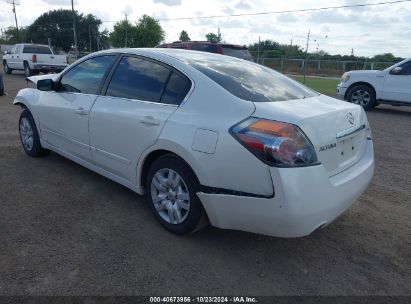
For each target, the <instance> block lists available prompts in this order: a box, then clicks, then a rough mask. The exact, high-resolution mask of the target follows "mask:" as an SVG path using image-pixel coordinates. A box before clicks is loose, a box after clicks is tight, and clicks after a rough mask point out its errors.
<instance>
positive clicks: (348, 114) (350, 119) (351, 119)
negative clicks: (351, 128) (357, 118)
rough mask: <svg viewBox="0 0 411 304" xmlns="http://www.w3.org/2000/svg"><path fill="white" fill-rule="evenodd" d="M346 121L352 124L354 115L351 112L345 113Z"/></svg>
mask: <svg viewBox="0 0 411 304" xmlns="http://www.w3.org/2000/svg"><path fill="white" fill-rule="evenodd" d="M347 119H348V121H349V123H350V124H352V125H353V124H354V115H353V114H352V113H351V112H348V113H347Z"/></svg>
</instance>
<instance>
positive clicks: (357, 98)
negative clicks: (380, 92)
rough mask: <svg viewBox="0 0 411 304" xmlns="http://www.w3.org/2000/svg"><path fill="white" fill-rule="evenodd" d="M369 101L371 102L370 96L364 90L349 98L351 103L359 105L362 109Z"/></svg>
mask: <svg viewBox="0 0 411 304" xmlns="http://www.w3.org/2000/svg"><path fill="white" fill-rule="evenodd" d="M370 100H371V95H370V93H369V92H368V91H366V90H357V91H355V92H354V93H353V94H352V96H351V102H352V103H355V104H358V105H361V106H363V107H364V106H366V105H368V103H369V102H370Z"/></svg>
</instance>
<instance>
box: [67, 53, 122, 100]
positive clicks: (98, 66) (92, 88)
mask: <svg viewBox="0 0 411 304" xmlns="http://www.w3.org/2000/svg"><path fill="white" fill-rule="evenodd" d="M115 59H116V55H105V56H99V57H94V58H90V59H88V60H86V61H83V62H81V63H79V64H78V65H76V66H75V67H74V68H72V69H70V70H69V71H68V72H67V73H65V74H64V75H63V77H62V78H61V80H60V84H59V91H60V92H75V93H83V94H97V93H98V91H99V88H100V86H101V84H102V81H103V79H104V76H105V75H106V74H107V73H108V71H109V70H110V68H111V66H112V65H113V63H114V61H115Z"/></svg>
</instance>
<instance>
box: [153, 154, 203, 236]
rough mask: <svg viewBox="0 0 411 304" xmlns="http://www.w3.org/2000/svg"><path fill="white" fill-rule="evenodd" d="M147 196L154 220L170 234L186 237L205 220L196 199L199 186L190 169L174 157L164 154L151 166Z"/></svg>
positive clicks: (200, 226)
mask: <svg viewBox="0 0 411 304" xmlns="http://www.w3.org/2000/svg"><path fill="white" fill-rule="evenodd" d="M146 189H147V197H148V199H149V201H150V203H151V204H150V205H151V210H152V211H153V213H154V215H155V217H156V218H157V220H158V221H159V222H160V223H161V224H162V225H163V226H164V227H165V228H166V229H167V230H168V231H170V232H173V233H175V234H187V233H191V232H194V231H197V230H199V229H201V228H203V227H204V226H205V225H206V223H207V221H206V216H205V211H204V208H203V206H202V204H201V202H200V200H199V198H198V197H197V194H196V193H197V191H198V190H199V183H198V182H197V179H196V177H195V176H194V174H193V173H192V171H191V169H190V168H189V167H188V166H187V165H186V164H185V163H184V162H183V161H182V160H180V159H179V158H178V157H176V156H174V155H163V156H161V157H159V158H158V159H156V160H155V161H154V162H153V164H152V165H151V166H150V168H149V170H148V175H147V185H146Z"/></svg>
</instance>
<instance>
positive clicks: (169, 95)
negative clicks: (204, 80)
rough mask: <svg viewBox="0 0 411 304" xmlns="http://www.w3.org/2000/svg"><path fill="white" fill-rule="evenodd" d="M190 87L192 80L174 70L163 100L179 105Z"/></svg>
mask: <svg viewBox="0 0 411 304" xmlns="http://www.w3.org/2000/svg"><path fill="white" fill-rule="evenodd" d="M190 88H191V81H190V80H189V79H188V78H187V77H186V76H184V75H181V74H179V73H177V72H175V71H173V74H171V76H170V79H169V80H168V83H167V86H166V88H165V90H164V93H163V96H162V97H161V102H162V103H167V104H175V105H179V104H180V103H181V102H182V101H183V99H184V97H185V96H186V95H187V93H188V91H189V90H190Z"/></svg>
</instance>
